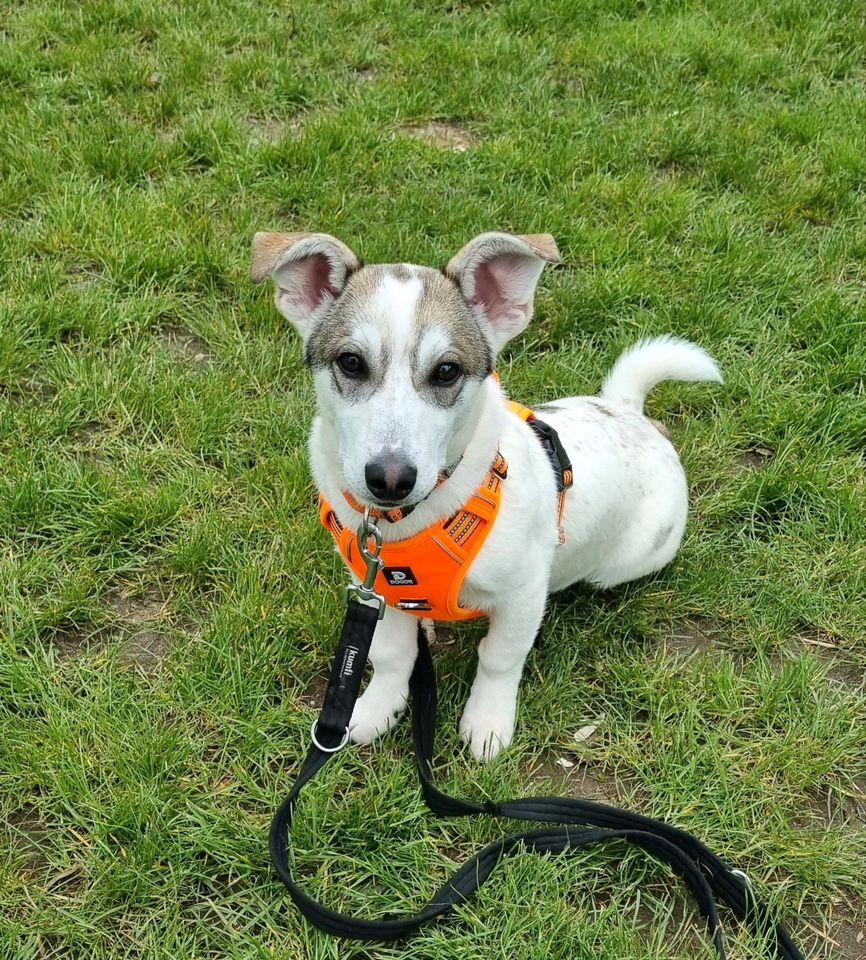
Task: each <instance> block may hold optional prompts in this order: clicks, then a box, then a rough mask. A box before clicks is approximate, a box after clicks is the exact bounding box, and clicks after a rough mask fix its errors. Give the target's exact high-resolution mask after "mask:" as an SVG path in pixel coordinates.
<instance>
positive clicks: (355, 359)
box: [337, 353, 367, 379]
mask: <svg viewBox="0 0 866 960" xmlns="http://www.w3.org/2000/svg"><path fill="white" fill-rule="evenodd" d="M337 365H338V366H339V368H340V369H341V370H342V371H343V373H345V374H346V376H347V377H355V378H356V379H357V378H358V377H363V376H364V374H365V373H366V372H367V364H366V363H364V360H363V359H362V358H361V357H359V356H358V354H357V353H341V354H340V356H339V357H337Z"/></svg>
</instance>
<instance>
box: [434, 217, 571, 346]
mask: <svg viewBox="0 0 866 960" xmlns="http://www.w3.org/2000/svg"><path fill="white" fill-rule="evenodd" d="M558 262H559V250H558V248H557V246H556V241H555V240H554V239H553V237H551V236H550V234H549V233H533V234H528V235H527V236H513V235H512V234H510V233H482V234H481V235H480V236H478V237H476V238H475V239H474V240H470V241H469V243H467V244H466V246H465V247H463V249H462V250H461V251H460V252H459V253H457V254H456V255H455V256H453V257H452V258H451V260H449V261H448V265H447V266H446V267H445V273H446V275H447V276H449V277H451V278H452V279H453V280H454V281H456V283H457V284H458V286H459V287H460V290H461V292H462V294H463V296H464V297H465V298H466V299H467V300H468V301H469V303H470V304H471V305H472V306H473V307H475V308H477V309H478V310H479V312H480V313H481V315H482V319H483V321H485V326H486V328H487V330H488V332H489V335H490V339H491V342H492V344H493V347H494V349H495V350H497V351H498V350H500V349H501V348H502V346H503V345H504V344H505V343H507V342H508V341H509V340H510V339H511V338H512V337H513V336H515V335H516V334H518V333H520V332H521V331H522V330H524V329H525V328H526V325H527V324H528V323H529V320H530V318H531V317H532V297H533V294H534V293H535V285H536V284H537V283H538V278H539V276H540V275H541V271H542V270H543V269H544V264H545V263H558Z"/></svg>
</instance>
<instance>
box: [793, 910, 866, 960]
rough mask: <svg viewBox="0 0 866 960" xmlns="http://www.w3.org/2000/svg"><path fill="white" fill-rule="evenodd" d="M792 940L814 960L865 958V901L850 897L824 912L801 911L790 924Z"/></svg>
mask: <svg viewBox="0 0 866 960" xmlns="http://www.w3.org/2000/svg"><path fill="white" fill-rule="evenodd" d="M791 928H792V932H793V933H794V939H795V941H796V942H797V944H798V945H799V946H800V948H801V949H802V950H803V952H804V953H805V955H806V956H807V957H812V958H815V960H866V903H864V902H863V901H862V900H854V901H852V902H851V903H849V904H845V905H843V906H841V907H839V906H831V907H830V908H829V909H828V910H827V911H826V912H821V913H819V912H818V911H816V910H813V909H808V910H806V911H804V912H803V913H802V914H801V915H800V916H799V917H798V918H797V920H796V921H793V922H792V923H791Z"/></svg>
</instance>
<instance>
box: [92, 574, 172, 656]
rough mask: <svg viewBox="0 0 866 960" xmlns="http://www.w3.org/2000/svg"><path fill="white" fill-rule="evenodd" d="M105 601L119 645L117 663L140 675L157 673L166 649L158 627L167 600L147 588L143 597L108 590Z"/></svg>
mask: <svg viewBox="0 0 866 960" xmlns="http://www.w3.org/2000/svg"><path fill="white" fill-rule="evenodd" d="M106 602H107V603H108V606H109V607H110V609H111V611H112V614H113V617H114V620H115V624H114V629H113V633H114V635H115V637H116V638H117V639H119V640H121V641H122V643H123V647H122V649H121V651H120V655H119V657H118V661H119V662H120V663H121V664H122V665H123V666H125V667H128V668H130V669H134V670H141V671H143V672H144V673H152V672H154V671H155V670H157V669H158V668H159V665H160V663H161V661H162V658H163V657H164V656H165V653H166V650H167V649H168V638H167V637H166V634H165V632H164V629H163V628H162V627H163V625H164V623H165V621H166V611H167V608H168V601H167V600H166V599H165V598H164V597H163V595H162V594H161V593H160V592H159V590H157V589H156V588H155V587H150V588H149V589H148V590H147V591H145V593H143V594H128V593H124V592H122V591H119V590H115V591H112V592H111V593H109V594H108V596H107V597H106Z"/></svg>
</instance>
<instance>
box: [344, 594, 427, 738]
mask: <svg viewBox="0 0 866 960" xmlns="http://www.w3.org/2000/svg"><path fill="white" fill-rule="evenodd" d="M417 630H418V619H417V618H416V617H413V616H412V615H411V614H408V613H403V612H402V611H400V610H395V609H394V608H393V607H386V608H385V616H384V618H383V619H382V620H381V621H380V622H379V624H378V626H377V627H376V632H375V633H374V634H373V643H372V645H371V646H370V663H371V664H372V666H373V676H372V678H371V680H370V682H369V683H368V684H367V689H366V690H365V691H364V693H363V695H362V696H361V697H359V698H358V702H357V703H356V704H355V709H354V711H353V712H352V719H351V720H350V721H349V739H350V740H352V742H353V743H369V742H370V741H371V740H375V739H376V737H378V736H380V735H381V734H383V733H384V732H385V731H386V730H387V729H388V728H389V727H392V726H393V725H394V723H395V722H396V721H397V720H398V719H399V717H400V714H401V713H402V712H403V710H404V709H405V707H406V700H407V698H408V696H409V677H410V676H411V674H412V667H413V666H414V665H415V658H416V656H417V655H418V640H417Z"/></svg>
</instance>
